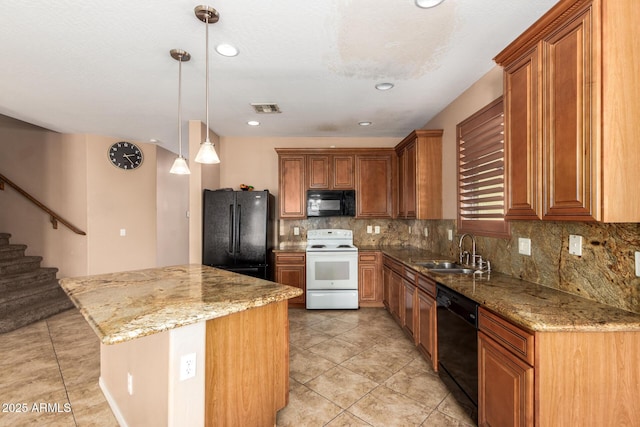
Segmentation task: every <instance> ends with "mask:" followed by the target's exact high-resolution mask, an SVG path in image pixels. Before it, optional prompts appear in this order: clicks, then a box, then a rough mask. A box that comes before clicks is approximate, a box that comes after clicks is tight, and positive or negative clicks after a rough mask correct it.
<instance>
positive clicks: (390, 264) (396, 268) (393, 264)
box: [383, 256, 402, 274]
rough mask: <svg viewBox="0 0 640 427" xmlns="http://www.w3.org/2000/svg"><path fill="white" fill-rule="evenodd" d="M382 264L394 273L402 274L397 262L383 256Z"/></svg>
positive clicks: (400, 266) (400, 265)
mask: <svg viewBox="0 0 640 427" xmlns="http://www.w3.org/2000/svg"><path fill="white" fill-rule="evenodd" d="M383 264H384V265H385V266H386V267H389V268H390V269H392V270H393V271H395V272H396V273H398V274H402V264H400V263H399V262H398V261H396V260H394V259H393V258H390V257H387V256H385V257H384V259H383Z"/></svg>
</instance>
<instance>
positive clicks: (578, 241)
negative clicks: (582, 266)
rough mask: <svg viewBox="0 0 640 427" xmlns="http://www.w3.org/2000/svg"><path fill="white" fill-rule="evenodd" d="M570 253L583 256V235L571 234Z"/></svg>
mask: <svg viewBox="0 0 640 427" xmlns="http://www.w3.org/2000/svg"><path fill="white" fill-rule="evenodd" d="M569 253H570V254H571V255H576V256H582V236H576V235H574V234H570V235H569Z"/></svg>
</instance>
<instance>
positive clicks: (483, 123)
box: [457, 98, 509, 237]
mask: <svg viewBox="0 0 640 427" xmlns="http://www.w3.org/2000/svg"><path fill="white" fill-rule="evenodd" d="M457 136H458V232H459V233H465V232H470V233H474V234H479V235H485V236H499V237H506V236H509V225H508V223H507V222H506V221H505V220H504V212H505V198H504V195H505V191H504V190H505V189H504V110H503V102H502V98H499V99H497V100H495V101H493V102H492V103H491V104H489V105H487V106H486V107H484V108H483V109H481V110H480V111H478V112H477V113H475V114H473V115H472V116H471V117H469V118H468V119H466V120H464V121H463V122H462V123H460V124H458V126H457Z"/></svg>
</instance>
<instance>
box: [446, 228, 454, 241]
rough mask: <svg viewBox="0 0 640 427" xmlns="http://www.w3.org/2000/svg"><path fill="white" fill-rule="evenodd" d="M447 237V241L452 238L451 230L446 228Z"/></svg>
mask: <svg viewBox="0 0 640 427" xmlns="http://www.w3.org/2000/svg"><path fill="white" fill-rule="evenodd" d="M447 237H448V239H449V241H452V240H453V230H447Z"/></svg>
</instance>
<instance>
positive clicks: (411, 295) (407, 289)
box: [402, 279, 417, 342]
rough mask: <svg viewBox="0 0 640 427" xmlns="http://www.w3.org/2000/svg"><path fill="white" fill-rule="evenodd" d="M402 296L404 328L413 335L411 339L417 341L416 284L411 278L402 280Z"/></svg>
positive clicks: (410, 335)
mask: <svg viewBox="0 0 640 427" xmlns="http://www.w3.org/2000/svg"><path fill="white" fill-rule="evenodd" d="M402 285H403V286H402V297H403V304H402V309H403V312H404V313H403V316H402V328H403V329H404V330H405V332H406V333H407V334H408V335H409V337H411V339H412V340H413V341H414V342H415V341H416V336H415V333H414V331H415V329H416V327H415V320H416V316H415V315H416V313H417V312H416V311H415V306H416V301H415V298H416V285H414V284H413V283H411V282H410V281H409V280H407V279H404V280H403V281H402Z"/></svg>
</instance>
